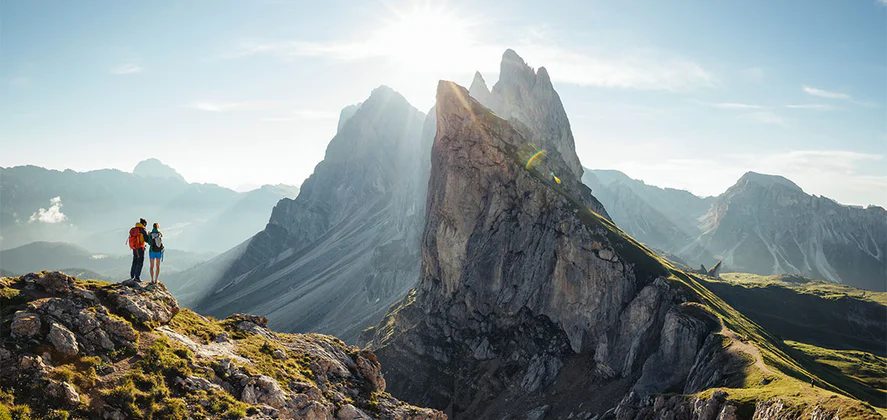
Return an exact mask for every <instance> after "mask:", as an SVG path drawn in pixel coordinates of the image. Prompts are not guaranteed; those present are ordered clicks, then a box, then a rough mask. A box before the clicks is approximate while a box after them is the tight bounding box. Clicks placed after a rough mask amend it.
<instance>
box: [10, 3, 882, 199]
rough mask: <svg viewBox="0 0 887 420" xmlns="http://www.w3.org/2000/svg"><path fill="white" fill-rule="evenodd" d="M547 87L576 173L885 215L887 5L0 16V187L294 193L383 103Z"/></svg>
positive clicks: (424, 103) (234, 6)
mask: <svg viewBox="0 0 887 420" xmlns="http://www.w3.org/2000/svg"><path fill="white" fill-rule="evenodd" d="M506 48H513V49H515V51H517V53H518V54H520V55H521V56H522V57H523V58H524V59H525V60H526V61H527V62H528V63H529V64H530V65H531V66H534V67H539V66H544V67H546V68H547V69H548V71H549V74H550V75H551V77H552V80H553V83H554V85H555V88H556V89H557V91H558V92H559V94H560V96H561V99H562V100H563V102H564V106H565V108H566V110H567V114H568V116H569V118H570V122H571V125H572V128H573V133H574V136H575V139H576V150H577V152H578V154H579V158H580V159H581V161H582V163H583V165H584V166H586V167H589V168H600V169H618V170H621V171H623V172H625V173H626V174H628V175H629V176H631V177H633V178H638V179H642V180H644V181H645V182H647V183H648V184H652V185H658V186H667V187H674V188H683V189H687V190H689V191H691V192H693V193H695V194H698V195H717V194H719V193H721V192H723V191H724V190H725V189H727V188H728V187H729V186H730V185H732V184H733V183H734V182H736V180H737V179H738V178H739V177H740V176H741V175H742V174H743V173H744V172H746V171H749V170H753V171H757V172H763V173H771V174H780V175H783V176H786V177H788V178H789V179H791V180H793V181H794V182H795V183H797V184H798V185H799V186H801V187H802V188H803V189H804V190H805V191H807V192H808V193H811V194H816V195H825V196H828V197H830V198H833V199H836V200H838V201H839V202H843V203H848V204H856V205H867V204H877V205H881V206H887V0H846V1H830V0H782V1H777V2H773V1H742V2H737V1H733V2H728V1H716V2H712V1H704V0H696V1H689V0H674V1H668V2H663V1H630V0H629V1H555V0H550V1H545V2H538V1H497V2H483V1H477V0H475V1H455V0H449V1H445V2H442V1H438V2H425V1H372V0H369V1H343V0H339V1H322V2H321V1H317V2H315V1H283V0H254V1H250V2H242V1H180V2H176V1H160V2H118V1H89V2H67V1H40V0H33V1H24V0H4V1H0V166H4V167H9V166H16V165H24V164H34V165H39V166H44V167H48V168H54V169H67V168H70V169H74V170H78V171H85V170H92V169H101V168H118V169H121V170H125V171H131V170H132V168H133V167H134V166H135V165H136V163H138V162H139V161H140V160H143V159H146V158H149V157H156V158H158V159H160V160H161V161H163V162H164V163H166V164H168V165H170V166H172V167H173V168H175V169H176V170H178V171H179V172H180V173H181V174H182V175H183V176H184V177H185V178H186V179H187V180H189V181H191V182H209V183H216V184H219V185H223V186H227V187H230V188H236V189H248V188H250V187H255V186H258V185H262V184H277V183H285V184H295V185H298V184H301V182H302V181H303V180H304V179H305V178H306V177H307V176H308V175H310V174H311V173H312V172H313V169H314V166H315V165H316V164H317V163H318V162H319V161H320V160H321V159H322V158H323V155H324V151H325V149H326V145H327V143H328V142H329V140H330V139H331V138H332V137H333V136H334V135H335V131H336V123H337V119H338V115H339V111H340V110H341V109H342V108H343V107H345V106H347V105H350V104H353V103H356V102H359V101H362V100H364V99H365V98H366V97H367V96H368V95H369V94H370V92H371V91H372V89H373V88H375V87H377V86H379V85H383V84H384V85H388V86H391V87H392V88H394V89H395V90H397V91H398V92H400V93H402V94H403V95H404V96H405V97H406V98H407V99H408V100H409V101H410V102H411V103H412V104H413V105H414V106H416V107H417V108H418V109H420V110H422V111H427V110H428V109H429V108H430V107H431V106H432V105H433V102H434V91H435V88H436V85H437V80H439V79H449V80H454V81H456V82H459V83H461V84H464V85H468V84H469V83H470V81H471V79H472V76H473V74H474V72H475V71H476V70H477V71H480V72H481V73H482V74H483V75H484V77H485V79H486V80H487V82H488V84H490V85H491V86H492V84H493V83H495V80H496V79H497V78H498V75H497V72H498V63H499V60H500V58H501V55H502V52H504V50H505V49H506Z"/></svg>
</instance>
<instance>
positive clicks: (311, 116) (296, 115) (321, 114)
mask: <svg viewBox="0 0 887 420" xmlns="http://www.w3.org/2000/svg"><path fill="white" fill-rule="evenodd" d="M338 117H339V114H337V113H334V112H326V111H316V110H310V109H299V110H295V111H292V112H291V113H290V115H288V116H280V117H265V118H262V121H267V122H290V121H302V120H325V119H334V118H338Z"/></svg>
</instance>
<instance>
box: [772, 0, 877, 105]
mask: <svg viewBox="0 0 887 420" xmlns="http://www.w3.org/2000/svg"><path fill="white" fill-rule="evenodd" d="M885 1H887V0H885ZM785 107H786V108H791V109H813V110H816V111H831V110H835V109H838V108H837V107H834V106H831V105H826V104H792V105H786V106H785Z"/></svg>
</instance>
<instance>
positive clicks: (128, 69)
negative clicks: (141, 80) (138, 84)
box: [111, 63, 144, 75]
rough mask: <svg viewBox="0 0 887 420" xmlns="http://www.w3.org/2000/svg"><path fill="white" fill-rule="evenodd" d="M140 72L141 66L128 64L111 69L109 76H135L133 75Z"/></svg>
mask: <svg viewBox="0 0 887 420" xmlns="http://www.w3.org/2000/svg"><path fill="white" fill-rule="evenodd" d="M142 70H144V69H143V68H142V66H140V65H138V64H133V63H128V64H121V65H119V66H117V67H114V68H112V69H111V74H116V75H124V74H135V73H141V72H142Z"/></svg>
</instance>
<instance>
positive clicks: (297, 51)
mask: <svg viewBox="0 0 887 420" xmlns="http://www.w3.org/2000/svg"><path fill="white" fill-rule="evenodd" d="M510 47H513V49H514V50H515V51H517V53H518V54H519V55H521V57H523V58H524V59H525V60H527V61H528V62H529V63H530V65H531V66H538V65H539V64H542V65H544V66H545V68H546V69H548V70H549V74H550V75H551V77H552V79H553V81H554V82H561V83H569V84H576V85H581V86H598V87H611V88H626V89H640V90H668V91H683V90H690V89H695V88H704V87H711V86H713V85H714V84H715V83H716V79H715V77H714V76H713V75H712V74H710V73H709V72H708V71H707V70H705V69H704V68H703V67H702V66H701V65H700V64H698V63H696V62H695V61H693V60H691V59H687V58H683V57H680V56H677V55H674V54H670V53H666V52H662V51H658V50H651V49H646V50H641V49H634V50H621V51H614V52H607V51H585V50H583V51H580V50H571V49H565V48H561V47H558V46H556V45H555V44H553V43H548V42H546V41H544V40H540V39H532V40H529V41H527V42H524V43H519V44H517V45H513V46H511V45H498V44H480V43H471V42H465V43H464V45H454V46H450V47H448V48H444V49H443V50H440V49H438V50H435V51H434V53H435V54H434V55H428V56H425V55H423V56H421V57H409V56H407V57H404V52H403V51H399V50H397V49H396V48H392V47H391V46H390V45H387V43H385V42H380V41H379V40H377V39H374V38H372V37H370V38H369V39H366V40H357V41H339V42H307V41H270V42H246V43H241V44H240V45H238V46H237V47H235V48H234V49H232V50H231V51H229V52H228V53H226V54H223V55H222V58H226V59H234V58H241V57H248V56H253V55H260V54H270V55H275V56H277V57H278V58H280V59H282V60H285V61H293V60H296V59H298V58H300V57H324V58H328V59H332V60H339V61H359V60H368V59H376V58H387V59H393V60H400V61H401V62H402V63H401V64H403V65H405V66H408V67H410V68H411V71H418V72H423V73H434V74H452V73H456V72H461V73H467V74H471V73H474V71H475V70H480V71H481V72H487V73H489V72H498V70H499V67H498V64H499V63H498V57H500V56H501V54H502V52H503V51H505V50H506V49H507V48H510Z"/></svg>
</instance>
